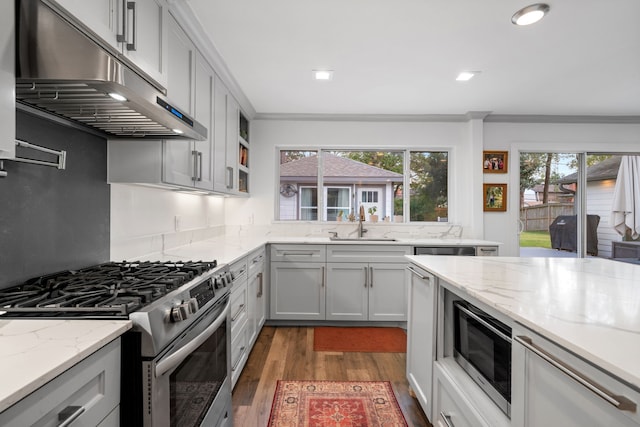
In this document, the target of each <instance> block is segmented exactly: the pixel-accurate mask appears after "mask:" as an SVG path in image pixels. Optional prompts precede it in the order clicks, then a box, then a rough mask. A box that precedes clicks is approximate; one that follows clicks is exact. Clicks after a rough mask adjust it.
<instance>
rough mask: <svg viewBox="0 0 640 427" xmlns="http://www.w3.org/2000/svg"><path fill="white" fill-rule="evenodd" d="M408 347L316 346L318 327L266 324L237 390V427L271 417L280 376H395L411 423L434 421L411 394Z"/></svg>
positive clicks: (422, 426)
mask: <svg viewBox="0 0 640 427" xmlns="http://www.w3.org/2000/svg"><path fill="white" fill-rule="evenodd" d="M405 360H406V354H405V353H347V352H345V353H343V352H315V351H313V328H312V327H282V326H278V327H273V326H265V327H264V328H263V329H262V332H261V333H260V336H259V337H258V340H257V342H256V345H255V346H254V348H253V351H252V352H251V355H250V356H249V360H248V361H247V365H246V366H245V368H244V370H243V372H242V374H241V376H240V379H239V380H238V383H237V384H236V387H235V388H234V390H233V420H234V426H235V427H263V426H266V425H267V422H268V421H269V414H270V412H271V402H272V400H273V394H274V392H275V389H276V381H277V380H279V379H283V380H336V381H357V380H361V381H365V380H366V381H390V382H391V384H392V385H393V388H394V390H395V393H396V397H397V398H398V403H399V404H400V406H401V408H402V412H403V413H404V416H405V418H406V420H407V424H408V425H409V426H414V427H431V424H429V422H428V421H427V418H426V417H425V415H424V413H423V412H422V410H421V409H420V407H419V404H418V402H417V401H416V400H415V398H413V397H412V396H411V395H410V392H409V384H408V383H407V380H406V374H405Z"/></svg>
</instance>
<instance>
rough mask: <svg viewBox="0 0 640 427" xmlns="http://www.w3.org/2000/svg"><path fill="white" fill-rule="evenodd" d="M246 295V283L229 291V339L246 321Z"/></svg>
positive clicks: (232, 337) (247, 305) (247, 306)
mask: <svg viewBox="0 0 640 427" xmlns="http://www.w3.org/2000/svg"><path fill="white" fill-rule="evenodd" d="M247 297H248V295H247V284H246V283H245V284H244V286H241V287H238V288H235V289H234V290H233V292H232V293H231V305H230V310H231V311H230V313H231V340H233V339H234V338H235V337H236V336H237V335H238V333H239V331H240V329H242V328H243V327H244V325H245V323H246V322H247V319H248V318H249V316H248V309H249V304H248V302H249V300H248V298H247Z"/></svg>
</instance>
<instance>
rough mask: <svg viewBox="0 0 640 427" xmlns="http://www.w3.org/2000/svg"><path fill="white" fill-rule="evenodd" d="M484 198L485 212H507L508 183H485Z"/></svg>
mask: <svg viewBox="0 0 640 427" xmlns="http://www.w3.org/2000/svg"><path fill="white" fill-rule="evenodd" d="M483 192H484V194H483V200H484V209H483V210H484V211H485V212H505V211H506V210H507V184H484V185H483Z"/></svg>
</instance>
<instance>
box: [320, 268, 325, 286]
mask: <svg viewBox="0 0 640 427" xmlns="http://www.w3.org/2000/svg"><path fill="white" fill-rule="evenodd" d="M324 278H325V274H324V265H323V266H322V282H321V283H320V286H322V287H323V288H324Z"/></svg>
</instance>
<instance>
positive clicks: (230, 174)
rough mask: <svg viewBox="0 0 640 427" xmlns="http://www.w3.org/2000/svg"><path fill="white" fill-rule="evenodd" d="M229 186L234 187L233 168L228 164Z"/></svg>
mask: <svg viewBox="0 0 640 427" xmlns="http://www.w3.org/2000/svg"><path fill="white" fill-rule="evenodd" d="M227 188H233V168H232V167H231V166H227Z"/></svg>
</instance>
